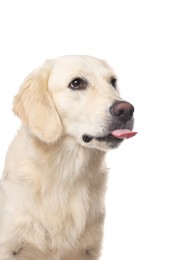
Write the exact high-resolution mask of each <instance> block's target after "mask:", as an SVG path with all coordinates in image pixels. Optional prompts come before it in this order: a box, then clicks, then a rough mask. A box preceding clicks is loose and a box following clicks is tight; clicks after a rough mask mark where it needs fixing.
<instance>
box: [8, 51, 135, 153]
mask: <svg viewBox="0 0 195 260" xmlns="http://www.w3.org/2000/svg"><path fill="white" fill-rule="evenodd" d="M13 110H14V112H15V113H16V114H17V115H18V116H19V117H20V118H21V119H22V121H23V122H24V123H25V124H26V125H27V127H28V128H29V130H30V132H31V133H32V134H33V135H34V136H36V137H38V138H39V139H40V140H41V141H43V142H46V143H53V142H57V141H58V140H60V138H62V137H63V136H69V137H72V138H73V139H74V140H75V141H76V142H77V143H79V144H81V145H82V146H85V147H93V148H98V149H101V150H108V149H109V148H115V147H117V146H118V145H119V144H120V143H121V141H122V140H123V139H125V138H129V137H132V136H134V135H135V134H136V133H135V132H132V129H133V112H134V108H133V106H132V105H131V104H130V103H128V102H125V101H123V100H121V98H120V96H119V93H118V89H117V79H116V75H115V73H114V72H113V70H112V69H111V68H110V67H109V66H108V64H107V63H106V62H105V61H102V60H99V59H97V58H94V57H90V56H64V57H61V58H58V59H55V60H49V61H47V62H46V63H45V64H44V65H43V67H41V68H39V69H37V70H35V71H34V72H32V73H31V74H30V75H29V76H28V77H27V79H26V80H25V82H24V84H23V86H22V87H21V90H20V92H19V94H18V95H17V96H16V97H15V102H14V107H13Z"/></svg>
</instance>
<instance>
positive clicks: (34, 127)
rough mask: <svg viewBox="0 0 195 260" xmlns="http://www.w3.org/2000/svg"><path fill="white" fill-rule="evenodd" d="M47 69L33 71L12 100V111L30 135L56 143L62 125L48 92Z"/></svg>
mask: <svg viewBox="0 0 195 260" xmlns="http://www.w3.org/2000/svg"><path fill="white" fill-rule="evenodd" d="M48 77H49V69H47V68H43V67H42V68H39V69H36V70H35V71H33V72H32V73H31V74H30V75H29V76H28V77H27V78H26V79H25V81H24V83H23V84H22V86H21V88H20V91H19V93H18V95H17V96H15V98H14V104H13V111H14V113H15V114H16V115H17V116H18V117H19V118H20V119H21V120H22V122H23V123H24V124H25V125H27V127H28V128H29V131H30V133H31V134H33V135H34V136H36V137H37V138H39V139H40V140H41V141H43V142H46V143H53V142H56V141H57V140H58V139H59V138H60V137H61V133H62V124H61V121H60V118H59V115H58V113H57V111H56V108H55V105H54V103H53V100H52V97H51V95H50V93H49V90H48Z"/></svg>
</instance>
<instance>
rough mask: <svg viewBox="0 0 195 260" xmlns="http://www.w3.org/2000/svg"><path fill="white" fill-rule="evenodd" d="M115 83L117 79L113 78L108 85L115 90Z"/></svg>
mask: <svg viewBox="0 0 195 260" xmlns="http://www.w3.org/2000/svg"><path fill="white" fill-rule="evenodd" d="M116 83H117V79H115V78H112V79H111V81H110V84H111V85H112V86H113V88H115V89H116V85H117V84H116Z"/></svg>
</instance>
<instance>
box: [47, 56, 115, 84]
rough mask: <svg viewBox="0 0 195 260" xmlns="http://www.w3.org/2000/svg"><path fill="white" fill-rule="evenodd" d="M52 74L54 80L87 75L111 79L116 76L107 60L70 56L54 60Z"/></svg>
mask: <svg viewBox="0 0 195 260" xmlns="http://www.w3.org/2000/svg"><path fill="white" fill-rule="evenodd" d="M51 74H52V77H53V78H56V77H63V78H67V79H68V80H69V79H70V78H72V77H77V76H85V75H94V76H95V75H96V76H100V77H103V78H109V77H111V76H113V75H114V71H113V69H112V68H111V67H110V66H109V65H108V63H107V62H106V61H105V60H101V59H98V58H95V57H92V56H85V55H70V56H63V57H60V58H57V59H55V60H52V71H51Z"/></svg>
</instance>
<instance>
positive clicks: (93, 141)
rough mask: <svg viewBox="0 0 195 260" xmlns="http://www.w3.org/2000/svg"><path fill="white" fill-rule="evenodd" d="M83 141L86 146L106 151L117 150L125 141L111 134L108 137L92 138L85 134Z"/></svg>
mask: <svg viewBox="0 0 195 260" xmlns="http://www.w3.org/2000/svg"><path fill="white" fill-rule="evenodd" d="M82 140H83V143H84V145H85V146H88V147H93V148H97V149H100V150H104V151H107V150H110V149H114V148H117V147H118V146H119V145H120V144H121V143H122V141H123V139H119V138H116V137H114V136H112V135H111V134H108V135H106V136H91V135H86V134H85V135H83V136H82Z"/></svg>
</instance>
